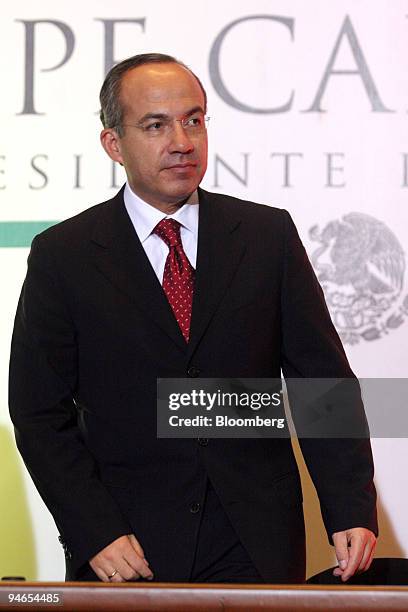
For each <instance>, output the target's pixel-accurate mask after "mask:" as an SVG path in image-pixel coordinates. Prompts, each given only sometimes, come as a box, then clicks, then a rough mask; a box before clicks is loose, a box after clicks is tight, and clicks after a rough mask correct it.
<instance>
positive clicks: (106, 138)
mask: <svg viewBox="0 0 408 612" xmlns="http://www.w3.org/2000/svg"><path fill="white" fill-rule="evenodd" d="M100 139H101V144H102V146H103V148H104V149H105V151H106V153H107V154H108V155H109V157H110V158H111V159H113V161H116V162H119V163H120V164H123V158H122V153H121V146H120V138H119V136H118V134H117V132H116V130H114V129H113V128H105V129H104V130H102V132H101V136H100Z"/></svg>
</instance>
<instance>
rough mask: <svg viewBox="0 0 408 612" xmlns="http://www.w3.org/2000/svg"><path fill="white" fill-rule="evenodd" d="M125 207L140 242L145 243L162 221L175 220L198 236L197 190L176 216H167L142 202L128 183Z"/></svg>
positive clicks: (124, 196) (125, 193)
mask: <svg viewBox="0 0 408 612" xmlns="http://www.w3.org/2000/svg"><path fill="white" fill-rule="evenodd" d="M123 198H124V201H125V207H126V210H127V212H128V215H129V217H130V219H131V221H132V223H133V226H134V228H135V230H136V233H137V235H138V237H139V240H140V242H142V243H143V242H144V241H145V240H146V239H147V238H148V237H149V236H150V234H151V233H152V231H153V230H154V228H155V227H156V225H157V224H158V223H159V222H160V221H161V220H162V219H166V218H168V219H175V220H176V221H178V222H179V223H180V224H181V225H183V227H185V228H186V229H188V230H189V231H191V232H192V233H193V234H194V236H195V238H196V239H197V236H198V193H197V190H195V191H194V192H193V193H192V194H191V196H190V197H189V198H188V200H187V202H186V203H185V204H183V206H181V208H179V209H178V210H177V211H176V212H175V213H174V214H172V215H166V214H165V213H164V212H162V211H161V210H158V209H157V208H155V207H154V206H151V205H150V204H148V203H147V202H145V201H144V200H142V199H141V198H140V197H139V196H138V195H136V194H135V192H134V191H132V189H131V188H130V186H129V184H128V183H126V185H125V191H124V194H123Z"/></svg>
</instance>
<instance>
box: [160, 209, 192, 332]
mask: <svg viewBox="0 0 408 612" xmlns="http://www.w3.org/2000/svg"><path fill="white" fill-rule="evenodd" d="M153 233H155V234H157V235H158V236H160V238H161V239H162V240H163V241H164V242H165V243H166V244H167V246H168V247H169V254H168V255H167V259H166V263H165V265H164V274H163V290H164V293H165V294H166V296H167V299H168V300H169V304H170V306H171V307H172V309H173V312H174V316H175V317H176V319H177V323H178V324H179V326H180V329H181V331H182V334H183V336H184V338H185V340H186V342H188V338H189V334H190V321H191V309H192V306H193V290H194V274H195V272H194V268H193V266H192V265H191V263H190V262H189V260H188V257H187V255H186V254H185V252H184V249H183V245H182V242H181V236H180V223H179V222H178V221H176V220H175V219H162V220H161V221H160V223H158V224H157V225H156V227H155V228H154V230H153Z"/></svg>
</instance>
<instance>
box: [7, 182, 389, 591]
mask: <svg viewBox="0 0 408 612" xmlns="http://www.w3.org/2000/svg"><path fill="white" fill-rule="evenodd" d="M199 200H200V209H199V237H198V257H197V273H196V284H195V293H194V304H193V315H192V324H191V340H190V342H189V343H188V345H187V344H186V343H185V342H184V339H183V337H182V334H181V332H180V330H179V328H178V325H177V323H176V321H175V319H174V317H173V314H172V311H171V309H170V306H169V304H168V302H167V300H166V298H165V295H164V293H163V291H162V288H161V286H160V283H159V282H158V280H157V277H156V275H155V273H154V271H153V269H152V268H151V265H150V263H149V261H148V259H147V257H146V255H145V253H144V250H143V248H142V246H141V244H140V242H139V240H138V238H137V236H136V234H135V231H134V228H133V226H132V224H131V222H130V219H129V217H128V215H127V212H126V209H125V207H124V203H123V195H122V192H119V194H118V195H117V196H116V197H115V198H113V199H112V200H109V201H107V202H105V203H103V204H100V205H97V206H94V207H93V208H90V209H89V210H87V211H85V212H83V213H81V214H79V215H77V216H76V217H74V218H72V219H69V220H67V221H64V222H63V223H61V224H58V225H56V226H54V227H52V228H50V229H48V230H46V231H45V232H43V233H42V234H40V235H39V236H37V237H36V238H35V239H34V241H33V244H32V249H31V253H30V256H29V263H28V273H27V277H26V280H25V283H24V286H23V290H22V294H21V299H20V302H19V306H18V311H17V315H16V321H15V329H14V335H13V342H12V356H11V368H10V410H11V416H12V419H13V422H14V425H15V431H16V439H17V444H18V447H19V449H20V452H21V454H22V456H23V458H24V461H25V463H26V465H27V468H28V470H29V471H30V473H31V475H32V478H33V480H34V482H35V484H36V486H37V488H38V490H39V492H40V494H41V495H42V497H43V499H44V501H45V503H46V504H47V506H48V508H49V509H50V511H51V513H52V514H53V516H54V519H55V521H56V524H57V526H58V529H59V530H60V533H61V534H62V539H63V542H64V547H65V551H66V557H67V565H68V576H69V577H71V578H72V577H75V576H79V575H80V573H78V572H79V571H80V570H79V568H80V567H81V566H83V564H85V563H86V562H87V560H88V559H89V558H91V557H92V556H93V555H95V554H96V553H97V552H98V551H99V550H100V549H102V548H103V547H104V546H106V545H107V544H108V543H110V542H111V541H112V540H114V539H115V538H117V537H119V536H121V535H123V534H126V533H135V535H136V537H137V538H138V539H139V540H140V542H141V544H142V546H143V548H144V550H145V553H146V556H147V558H148V560H149V562H150V565H151V567H152V569H153V571H154V573H155V578H156V579H157V580H162V581H164V580H166V581H167V580H168V581H172V580H175V581H177V580H187V579H188V576H189V572H190V568H191V565H192V560H193V552H194V538H195V536H196V533H197V525H198V515H199V513H193V512H191V511H190V507H191V505H192V504H193V503H194V502H195V501H197V500H198V499H200V496H202V492H203V483H205V480H206V478H207V476H208V477H209V478H210V480H211V482H212V483H213V486H214V488H215V490H216V492H217V493H218V495H219V498H220V500H221V503H222V505H223V507H224V509H225V511H226V512H227V514H228V516H229V518H230V520H231V522H232V524H233V525H234V527H235V529H236V531H237V533H238V534H239V537H240V539H241V541H242V543H243V544H244V545H245V547H246V548H247V550H248V552H249V554H250V556H251V557H252V559H253V562H254V563H255V565H256V567H257V568H258V571H259V572H260V573H261V574H262V576H263V577H264V578H265V580H267V581H271V582H292V581H298V580H302V579H303V576H304V524H303V514H302V493H301V486H300V480H299V475H298V470H297V466H296V462H295V459H294V455H293V452H292V447H291V443H290V440H288V439H275V440H272V439H242V440H237V439H225V440H220V439H211V440H210V441H209V443H208V445H207V446H202V445H200V444H199V443H198V441H197V440H196V439H178V440H174V439H157V437H156V378H157V377H186V376H202V377H275V378H277V377H280V374H281V369H282V370H283V373H284V375H285V376H286V377H350V376H352V372H351V370H350V368H349V365H348V363H347V359H346V357H345V354H344V351H343V349H342V346H341V343H340V341H339V338H338V336H337V334H336V332H335V329H334V327H333V325H332V323H331V321H330V317H329V314H328V311H327V308H326V305H325V302H324V298H323V294H322V291H321V288H320V286H319V284H318V282H317V280H316V278H315V276H314V273H313V271H312V268H311V266H310V264H309V261H308V259H307V256H306V254H305V251H304V248H303V246H302V245H301V242H300V240H299V237H298V234H297V232H296V229H295V227H294V225H293V222H292V220H291V218H290V216H289V214H288V213H287V212H286V211H284V210H279V209H276V208H272V207H268V206H262V205H258V204H254V203H251V202H245V201H241V200H238V199H235V198H232V197H228V196H224V195H216V194H210V193H207V192H205V191H204V190H201V189H200V190H199ZM356 409H358V410H359V409H360V408H359V407H357V408H356ZM301 445H302V450H303V453H304V456H305V459H306V462H307V465H308V468H309V470H310V472H311V475H312V478H313V481H314V483H315V485H316V487H317V490H318V494H319V498H320V502H321V507H322V513H323V519H324V522H325V526H326V529H327V531H328V534H331V533H333V532H335V531H339V530H343V529H346V528H350V527H356V526H365V527H368V528H369V529H372V530H373V531H374V532H376V529H377V527H376V513H375V490H374V486H373V483H372V477H373V466H372V458H371V450H370V445H369V442H368V441H367V440H365V441H364V440H363V441H362V440H343V441H341V440H329V441H327V440H326V441H325V440H310V439H309V440H307V439H304V440H303V441H302V443H301Z"/></svg>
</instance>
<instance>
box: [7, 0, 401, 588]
mask: <svg viewBox="0 0 408 612" xmlns="http://www.w3.org/2000/svg"><path fill="white" fill-rule="evenodd" d="M407 15H408V2H407V1H406V0H393V2H392V3H390V2H389V0H331V2H327V1H325V0H309V1H308V2H307V3H305V2H302V1H301V0H280V1H279V0H276V1H272V0H265V1H262V0H252V1H251V2H247V1H245V0H224V1H223V2H218V3H216V4H215V3H209V2H204V1H203V0H197V2H195V3H194V5H192V4H191V3H190V2H187V1H185V0H179V1H178V2H177V3H168V2H165V1H164V0H149V1H143V0H140V1H139V2H137V3H135V2H131V1H128V0H122V1H121V2H114V1H113V0H105V1H101V0H99V1H97V0H93V1H89V2H87V3H81V4H77V5H76V4H75V3H74V4H73V3H71V2H70V3H68V2H64V1H63V2H59V3H55V2H51V1H48V0H37V1H36V2H35V3H33V2H27V1H24V0H15V1H14V2H13V3H8V4H7V5H5V4H4V3H3V6H2V9H1V20H0V66H1V70H0V74H1V92H2V95H1V96H0V113H1V119H2V121H1V125H2V129H1V140H0V266H1V273H2V279H3V291H2V300H1V302H0V308H1V319H0V338H1V346H2V351H1V352H0V443H1V445H2V446H1V449H0V453H2V455H3V456H2V457H1V459H2V466H3V470H2V472H1V475H0V487H1V493H0V512H1V514H2V516H6V517H7V520H6V521H3V526H2V527H1V528H0V537H1V541H2V542H5V544H4V545H3V546H2V549H1V550H0V576H1V575H5V574H7V575H10V574H25V575H27V577H28V578H38V579H49V580H53V579H55V580H56V579H61V577H62V576H63V566H64V563H63V555H62V550H61V549H60V547H59V545H58V542H57V540H56V535H57V534H56V530H55V527H54V525H53V522H52V519H51V518H50V516H49V514H48V511H47V510H46V509H45V507H44V506H43V504H42V502H41V500H40V499H39V497H38V495H37V493H36V492H35V490H34V488H33V486H32V484H31V481H30V480H29V477H28V476H27V474H26V472H25V471H24V469H23V467H22V464H21V463H20V462H19V460H18V459H17V454H16V452H15V450H14V448H13V446H12V441H11V431H12V430H11V425H10V421H9V417H8V412H7V364H8V353H9V344H10V337H11V330H12V322H13V316H14V311H15V307H16V302H17V299H18V294H19V291H20V286H21V283H22V281H23V278H24V275H25V267H26V258H27V254H28V245H29V241H30V236H32V235H33V233H35V231H38V228H40V227H42V226H43V225H44V224H45V222H51V221H57V220H60V219H63V218H66V217H68V216H71V215H73V214H75V213H77V212H79V211H81V210H83V209H85V208H87V207H88V206H90V205H92V204H94V203H96V202H98V201H102V200H104V199H106V198H109V197H111V196H112V195H113V194H114V193H115V191H116V190H117V187H119V186H120V185H121V182H122V180H123V176H122V174H121V170H117V173H116V177H115V176H114V175H113V170H112V165H111V163H110V161H109V160H108V159H107V158H106V156H105V155H104V153H103V151H102V149H101V147H100V145H99V130H100V125H99V119H98V116H97V110H98V92H99V88H100V86H101V83H102V80H103V77H104V74H105V70H106V68H109V67H110V65H111V64H112V62H115V61H120V60H121V59H123V58H125V57H127V56H128V55H133V54H135V53H141V52H148V51H158V52H163V53H170V54H172V55H175V56H176V57H178V58H180V59H181V60H183V61H184V62H186V63H187V64H188V65H189V66H190V67H191V68H192V69H193V70H194V71H195V72H196V73H197V74H198V75H199V76H200V78H201V79H202V81H203V84H204V86H205V87H206V89H207V92H208V98H209V110H208V113H209V115H210V116H211V120H210V127H209V139H210V155H209V168H208V172H207V175H206V177H205V179H204V182H203V186H204V187H205V188H207V189H210V190H213V191H220V192H227V193H230V194H233V195H235V196H238V197H242V198H245V199H250V200H255V201H259V202H263V203H266V204H272V205H276V206H280V207H284V208H287V209H288V210H289V211H290V212H291V214H292V216H293V217H294V219H295V222H296V224H297V226H298V228H299V232H300V234H301V236H302V239H303V241H304V243H305V246H306V248H307V250H308V252H309V255H310V256H311V257H312V259H313V263H314V265H315V267H316V271H317V272H318V274H319V275H320V277H321V280H322V283H323V285H324V289H325V292H326V296H327V299H328V301H329V304H330V307H331V312H332V316H333V318H334V320H335V322H336V325H337V328H338V330H339V332H340V333H341V335H342V338H343V340H344V343H345V348H346V350H347V353H348V356H349V358H350V361H351V364H352V366H353V368H354V370H355V372H356V373H357V374H358V375H359V376H360V377H372V378H375V377H376V378H405V377H406V375H407V350H406V345H407V340H408V320H407V319H408V298H407V297H406V296H407V294H408V290H407V280H406V273H405V261H406V260H405V257H406V255H405V248H406V247H405V245H406V243H407V233H408V223H407V221H408V214H407V208H406V196H407V188H408V143H407V140H406V129H405V126H406V114H407V108H408V87H407V78H408V76H407V75H408V70H407V68H408V66H407V64H408V59H407V58H408V54H407V48H406V46H407V43H406V41H407V35H408V19H407ZM34 221H36V222H38V223H39V225H38V226H33V225H32V222H34ZM36 227H37V230H36ZM22 384H23V382H22ZM386 411H387V407H386V406H384V412H385V413H386ZM402 433H404V432H402ZM373 448H374V453H375V460H376V483H377V487H378V491H379V498H380V501H379V510H380V527H381V529H382V537H381V539H380V543H379V547H378V554H379V555H381V556H393V555H394V556H408V525H407V522H406V516H407V501H408V493H407V478H406V475H405V462H406V460H407V455H408V445H407V442H406V439H404V438H399V439H393V440H390V439H375V440H374V441H373ZM303 484H304V489H305V498H306V519H307V528H308V552H309V564H308V572H309V573H313V572H314V571H317V570H319V569H321V568H323V567H325V566H328V565H330V564H331V562H332V559H331V551H330V548H329V546H328V544H327V541H326V539H325V536H324V533H323V527H322V523H321V521H320V519H319V518H318V515H317V502H316V499H315V497H314V493H313V490H312V487H311V484H310V481H309V480H308V478H307V475H306V474H304V472H303ZM22 526H23V527H24V528H23V527H22ZM27 551H31V552H30V553H29V554H28V552H27ZM23 556H24V557H25V558H26V560H25V561H24V563H23V564H22V562H21V558H22V557H23Z"/></svg>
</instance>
